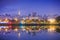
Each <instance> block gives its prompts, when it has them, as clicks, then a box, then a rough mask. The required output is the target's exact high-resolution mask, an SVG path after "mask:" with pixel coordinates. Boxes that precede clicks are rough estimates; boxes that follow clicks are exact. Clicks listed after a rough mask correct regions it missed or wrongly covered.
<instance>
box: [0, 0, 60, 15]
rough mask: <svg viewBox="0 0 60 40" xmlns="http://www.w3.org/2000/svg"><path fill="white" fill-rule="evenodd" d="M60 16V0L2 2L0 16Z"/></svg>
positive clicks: (12, 0) (0, 2)
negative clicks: (34, 13) (33, 13)
mask: <svg viewBox="0 0 60 40" xmlns="http://www.w3.org/2000/svg"><path fill="white" fill-rule="evenodd" d="M19 11H20V15H22V16H23V15H28V14H30V13H31V14H32V12H36V13H37V15H56V14H57V15H60V1H59V0H45V1H44V0H15V1H14V0H9V1H8V0H0V14H6V13H7V14H11V15H13V16H14V15H17V14H18V12H19Z"/></svg>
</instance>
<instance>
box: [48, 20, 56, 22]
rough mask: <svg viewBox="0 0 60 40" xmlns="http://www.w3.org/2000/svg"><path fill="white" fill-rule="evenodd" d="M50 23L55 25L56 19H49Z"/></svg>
mask: <svg viewBox="0 0 60 40" xmlns="http://www.w3.org/2000/svg"><path fill="white" fill-rule="evenodd" d="M48 21H49V22H50V23H55V22H56V20H55V19H48Z"/></svg>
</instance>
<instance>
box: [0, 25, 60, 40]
mask: <svg viewBox="0 0 60 40" xmlns="http://www.w3.org/2000/svg"><path fill="white" fill-rule="evenodd" d="M44 27H46V26H44ZM55 27H56V26H55ZM0 40H60V33H59V32H56V31H52V32H51V31H48V30H45V29H44V30H40V31H33V32H30V31H26V30H21V29H20V30H18V31H14V30H9V31H7V32H6V31H0Z"/></svg>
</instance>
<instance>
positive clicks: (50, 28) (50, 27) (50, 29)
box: [48, 26, 56, 32]
mask: <svg viewBox="0 0 60 40" xmlns="http://www.w3.org/2000/svg"><path fill="white" fill-rule="evenodd" d="M55 30H56V27H55V26H49V28H48V32H54V31H55Z"/></svg>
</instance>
